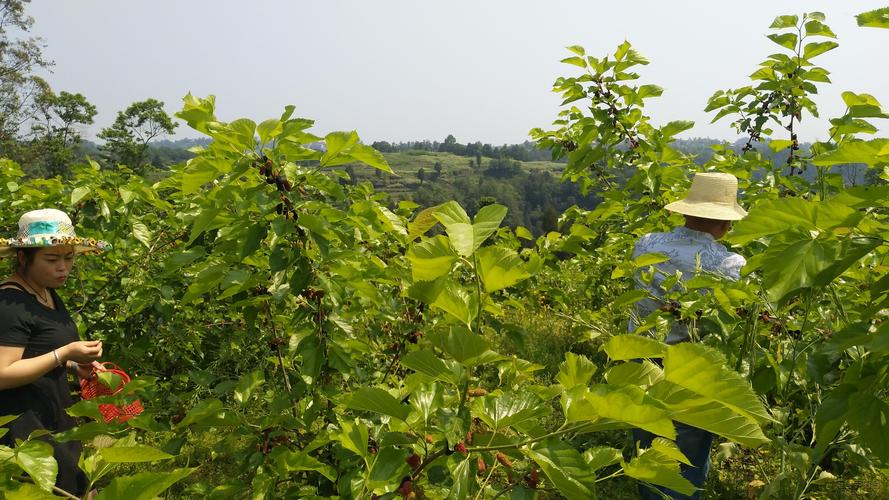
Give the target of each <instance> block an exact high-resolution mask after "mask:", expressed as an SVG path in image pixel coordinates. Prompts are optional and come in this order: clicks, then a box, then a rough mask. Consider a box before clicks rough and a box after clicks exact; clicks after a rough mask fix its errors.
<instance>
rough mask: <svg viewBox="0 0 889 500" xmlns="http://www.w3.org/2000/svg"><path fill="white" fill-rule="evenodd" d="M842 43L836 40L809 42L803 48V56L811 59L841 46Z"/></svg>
mask: <svg viewBox="0 0 889 500" xmlns="http://www.w3.org/2000/svg"><path fill="white" fill-rule="evenodd" d="M839 46H840V44H838V43H836V42H812V43H807V44H806V46H805V47H804V48H803V57H804V58H805V59H811V58H813V57H815V56H819V55H821V54H823V53H825V52H827V51H830V50H833V49H835V48H837V47H839Z"/></svg>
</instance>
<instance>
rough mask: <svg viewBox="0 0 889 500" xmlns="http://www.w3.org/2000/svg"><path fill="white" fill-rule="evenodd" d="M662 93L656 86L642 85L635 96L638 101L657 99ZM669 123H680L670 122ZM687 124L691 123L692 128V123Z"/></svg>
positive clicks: (662, 90) (661, 89)
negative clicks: (649, 98) (650, 98)
mask: <svg viewBox="0 0 889 500" xmlns="http://www.w3.org/2000/svg"><path fill="white" fill-rule="evenodd" d="M663 93H664V89H663V88H661V87H659V86H657V85H642V86H640V87H639V90H638V92H637V93H636V95H637V96H638V97H639V99H646V98H648V97H658V96H660V95H662V94H663ZM670 123H681V122H670ZM689 123H691V124H692V126H694V122H689ZM667 125H668V126H669V125H670V124H669V123H668V124H667ZM689 128H690V127H689ZM661 130H663V129H661ZM664 135H667V134H666V132H664Z"/></svg>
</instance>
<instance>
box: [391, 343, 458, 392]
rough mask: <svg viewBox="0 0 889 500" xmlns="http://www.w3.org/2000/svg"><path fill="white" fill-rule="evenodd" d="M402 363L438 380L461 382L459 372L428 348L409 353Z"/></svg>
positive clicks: (453, 382) (452, 382)
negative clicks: (450, 367) (454, 370)
mask: <svg viewBox="0 0 889 500" xmlns="http://www.w3.org/2000/svg"><path fill="white" fill-rule="evenodd" d="M401 365H402V366H404V367H406V368H410V369H411V370H414V371H415V372H419V373H423V374H425V375H429V376H430V377H432V378H434V379H436V380H441V381H443V382H449V383H451V384H457V383H459V382H460V380H459V378H458V377H457V374H455V373H454V372H453V371H451V370H450V369H449V368H448V366H447V365H446V364H445V363H444V361H442V360H441V359H440V358H439V357H438V356H436V355H435V353H433V352H432V351H429V350H426V349H421V350H418V351H411V352H409V353H407V354H406V355H405V356H404V358H403V359H402V360H401Z"/></svg>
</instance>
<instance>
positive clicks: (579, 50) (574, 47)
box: [565, 45, 586, 57]
mask: <svg viewBox="0 0 889 500" xmlns="http://www.w3.org/2000/svg"><path fill="white" fill-rule="evenodd" d="M565 48H566V49H568V50H570V51H571V52H574V53H575V54H577V55H579V56H580V57H583V56H585V55H586V51H585V50H583V47H581V46H580V45H572V46H570V47H565Z"/></svg>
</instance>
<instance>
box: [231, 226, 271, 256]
mask: <svg viewBox="0 0 889 500" xmlns="http://www.w3.org/2000/svg"><path fill="white" fill-rule="evenodd" d="M268 233H269V227H268V224H266V223H265V222H258V223H256V224H253V225H251V226H250V229H249V230H248V231H247V235H246V236H245V237H244V240H243V242H242V243H241V251H240V252H238V258H239V259H240V260H244V259H246V258H247V257H249V256H251V255H253V254H254V253H256V251H257V250H259V247H260V245H262V240H264V239H265V237H266V236H267V235H268Z"/></svg>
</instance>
